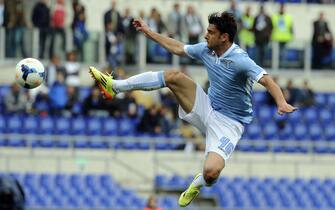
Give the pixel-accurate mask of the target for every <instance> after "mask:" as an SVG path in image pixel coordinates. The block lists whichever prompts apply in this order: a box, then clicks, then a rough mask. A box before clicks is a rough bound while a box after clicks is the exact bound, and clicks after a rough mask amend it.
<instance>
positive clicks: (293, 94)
mask: <svg viewBox="0 0 335 210" xmlns="http://www.w3.org/2000/svg"><path fill="white" fill-rule="evenodd" d="M285 92H286V93H285V94H284V96H286V101H287V103H289V104H293V105H296V104H297V103H298V101H299V98H300V95H299V94H300V91H299V89H298V88H297V87H295V86H294V84H293V80H292V79H289V80H288V81H287V85H286V89H285Z"/></svg>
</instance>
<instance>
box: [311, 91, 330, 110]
mask: <svg viewBox="0 0 335 210" xmlns="http://www.w3.org/2000/svg"><path fill="white" fill-rule="evenodd" d="M314 99H315V105H317V106H319V107H326V106H327V103H328V94H327V93H315V96H314Z"/></svg>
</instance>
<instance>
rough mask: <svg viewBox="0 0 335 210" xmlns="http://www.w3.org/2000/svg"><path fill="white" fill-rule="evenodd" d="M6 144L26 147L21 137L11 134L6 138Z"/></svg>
mask: <svg viewBox="0 0 335 210" xmlns="http://www.w3.org/2000/svg"><path fill="white" fill-rule="evenodd" d="M6 146H9V147H26V146H27V142H26V141H25V140H24V139H22V137H18V136H13V137H11V138H8V139H7V144H6Z"/></svg>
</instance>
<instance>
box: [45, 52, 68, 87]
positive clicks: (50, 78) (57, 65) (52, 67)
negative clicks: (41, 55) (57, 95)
mask: <svg viewBox="0 0 335 210" xmlns="http://www.w3.org/2000/svg"><path fill="white" fill-rule="evenodd" d="M57 72H61V73H62V74H63V75H66V70H65V67H64V66H63V65H62V64H61V60H60V58H59V56H57V55H53V56H52V58H51V60H50V63H49V65H48V66H47V67H46V77H45V79H46V80H45V83H46V85H47V86H48V87H51V86H52V85H53V84H54V83H55V81H56V74H57Z"/></svg>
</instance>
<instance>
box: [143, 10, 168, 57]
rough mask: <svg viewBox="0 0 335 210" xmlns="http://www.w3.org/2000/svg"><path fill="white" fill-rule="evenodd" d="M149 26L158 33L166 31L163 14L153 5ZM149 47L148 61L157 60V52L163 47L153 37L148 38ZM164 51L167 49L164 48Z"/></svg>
mask: <svg viewBox="0 0 335 210" xmlns="http://www.w3.org/2000/svg"><path fill="white" fill-rule="evenodd" d="M148 26H149V27H150V28H151V30H153V31H155V32H157V33H164V32H165V31H166V25H165V23H164V22H163V20H162V18H161V14H160V13H159V11H158V10H157V9H156V8H155V7H153V8H152V9H151V13H150V16H149V17H148ZM147 48H148V61H149V62H151V61H155V57H156V56H157V54H158V53H157V52H158V51H159V50H161V49H162V47H161V46H159V45H158V44H157V43H156V42H154V41H153V40H151V39H148V40H147ZM162 51H165V49H163V50H162Z"/></svg>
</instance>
